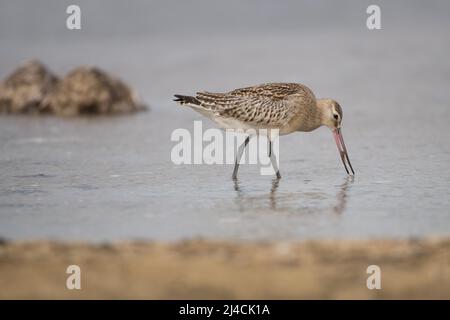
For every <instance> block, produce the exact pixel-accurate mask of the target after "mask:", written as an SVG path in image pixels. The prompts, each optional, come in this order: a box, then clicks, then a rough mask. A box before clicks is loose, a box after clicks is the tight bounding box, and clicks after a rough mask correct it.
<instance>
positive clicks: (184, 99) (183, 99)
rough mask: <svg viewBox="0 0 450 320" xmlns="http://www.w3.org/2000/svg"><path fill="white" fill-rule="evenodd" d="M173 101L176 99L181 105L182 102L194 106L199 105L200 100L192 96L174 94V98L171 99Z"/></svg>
mask: <svg viewBox="0 0 450 320" xmlns="http://www.w3.org/2000/svg"><path fill="white" fill-rule="evenodd" d="M173 101H176V102H178V103H179V104H181V105H183V104H191V105H196V106H199V105H200V101H199V100H198V99H197V98H195V97H192V96H183V95H181V94H176V95H175V99H173Z"/></svg>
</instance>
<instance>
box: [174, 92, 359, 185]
mask: <svg viewBox="0 0 450 320" xmlns="http://www.w3.org/2000/svg"><path fill="white" fill-rule="evenodd" d="M174 101H177V102H179V103H180V104H182V105H188V106H190V107H191V108H192V109H194V110H195V111H197V112H200V113H201V114H203V115H205V116H206V117H208V118H210V119H211V120H213V121H215V122H216V123H217V124H218V125H219V126H220V127H221V128H224V129H241V130H247V129H254V130H255V131H256V132H258V130H259V129H268V130H270V129H278V130H279V134H280V135H286V134H289V133H292V132H296V131H303V132H309V131H312V130H315V129H317V128H318V127H320V126H327V127H328V128H330V129H331V131H332V132H333V135H334V139H335V141H336V145H337V147H338V150H339V153H340V156H341V159H342V163H343V164H344V168H345V170H346V171H347V174H350V173H349V170H348V168H347V163H348V166H349V167H350V170H351V172H352V174H355V172H354V171H353V167H352V165H351V163H350V159H349V157H348V154H347V149H346V147H345V144H344V138H343V137H342V132H341V124H342V108H341V106H340V105H339V104H338V103H337V102H336V101H335V100H333V99H316V97H315V96H314V93H313V92H312V91H311V90H310V89H309V88H308V87H306V86H304V85H302V84H299V83H268V84H261V85H257V86H253V87H247V88H241V89H236V90H233V91H230V92H226V93H211V92H197V94H196V96H195V97H193V96H184V95H178V94H176V95H175V99H174ZM249 140H250V136H247V138H246V139H245V141H244V143H243V144H242V145H241V146H240V147H239V150H238V153H237V156H236V160H235V166H234V170H233V179H236V178H237V172H238V168H239V162H240V159H241V157H242V153H243V151H244V149H245V148H246V146H247V144H248V142H249ZM271 149H272V142H270V143H269V156H270V160H271V162H272V165H273V166H274V169H275V171H276V174H277V177H278V178H280V177H281V176H280V172H279V170H278V167H277V166H276V163H277V162H276V158H275V155H274V154H273V152H271Z"/></svg>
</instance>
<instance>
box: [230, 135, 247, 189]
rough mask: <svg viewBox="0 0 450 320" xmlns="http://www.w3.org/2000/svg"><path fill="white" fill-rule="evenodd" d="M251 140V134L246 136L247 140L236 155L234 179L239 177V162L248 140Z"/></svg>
mask: <svg viewBox="0 0 450 320" xmlns="http://www.w3.org/2000/svg"><path fill="white" fill-rule="evenodd" d="M249 141H250V136H248V137H247V138H245V141H244V143H243V144H241V146H240V147H239V149H238V153H237V155H236V160H235V161H234V170H233V180H236V179H237V173H238V170H239V162H241V158H242V153H244V150H245V147H247V144H248V142H249Z"/></svg>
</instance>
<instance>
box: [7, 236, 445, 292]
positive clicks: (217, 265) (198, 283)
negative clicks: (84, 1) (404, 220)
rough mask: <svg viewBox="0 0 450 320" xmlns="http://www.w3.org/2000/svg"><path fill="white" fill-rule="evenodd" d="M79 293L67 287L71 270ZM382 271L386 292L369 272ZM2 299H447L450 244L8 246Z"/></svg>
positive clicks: (434, 241) (431, 241)
mask: <svg viewBox="0 0 450 320" xmlns="http://www.w3.org/2000/svg"><path fill="white" fill-rule="evenodd" d="M72 264H76V265H79V266H80V268H81V290H68V289H67V288H66V278H67V276H68V275H67V274H66V273H65V271H66V268H67V266H68V265H72ZM369 265H378V266H380V268H381V286H382V288H381V290H369V289H367V287H366V280H367V277H368V276H369V275H368V274H367V273H366V269H367V267H368V266H369ZM0 288H2V290H0V298H2V299H11V298H25V299H28V298H39V299H40V298H50V299H54V298H87V299H92V298H113V299H115V298H125V299H127V298H138V299H203V298H205V299H220V298H224V299H235V298H238V299H240V298H242V299H284V298H286V299H314V298H321V299H322V298H325V299H336V298H337V299H341V298H343V299H347V298H357V299H361V298H362V299H366V298H383V299H391V298H413V299H415V298H425V299H428V298H437V299H442V298H445V299H449V298H450V239H428V240H408V241H400V240H380V241H313V242H299V243H288V242H282V243H267V244H264V243H229V242H211V241H206V240H191V241H184V242H177V243H171V244H167V243H156V242H155V243H153V242H129V243H118V244H103V245H100V244H99V245H93V244H83V243H53V242H3V243H2V244H0Z"/></svg>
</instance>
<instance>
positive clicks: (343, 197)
mask: <svg viewBox="0 0 450 320" xmlns="http://www.w3.org/2000/svg"><path fill="white" fill-rule="evenodd" d="M354 179H355V177H354V176H346V177H345V179H344V182H343V183H342V184H341V185H340V186H339V187H338V192H337V194H336V204H335V205H334V206H333V207H332V211H333V212H334V213H336V214H342V213H343V212H344V210H345V208H346V206H347V194H348V191H349V189H350V187H351V185H352V184H353V181H354ZM280 180H281V179H279V178H274V179H272V183H271V188H270V192H269V193H268V194H267V198H268V200H269V203H270V209H272V210H276V209H277V190H278V188H279V186H280ZM233 181H234V190H235V191H236V195H237V199H236V200H237V202H238V204H240V207H241V211H244V210H245V203H246V200H247V204H248V200H256V199H257V198H251V197H246V196H245V191H244V188H243V187H242V185H241V183H240V182H239V179H234V180H233ZM246 198H247V199H246ZM264 198H266V197H264Z"/></svg>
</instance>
